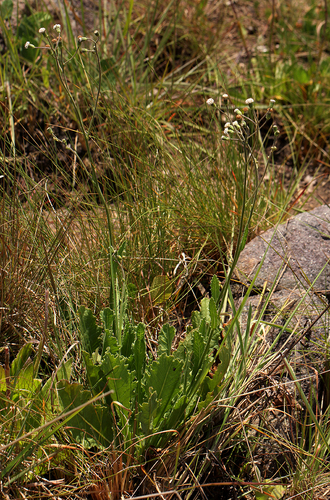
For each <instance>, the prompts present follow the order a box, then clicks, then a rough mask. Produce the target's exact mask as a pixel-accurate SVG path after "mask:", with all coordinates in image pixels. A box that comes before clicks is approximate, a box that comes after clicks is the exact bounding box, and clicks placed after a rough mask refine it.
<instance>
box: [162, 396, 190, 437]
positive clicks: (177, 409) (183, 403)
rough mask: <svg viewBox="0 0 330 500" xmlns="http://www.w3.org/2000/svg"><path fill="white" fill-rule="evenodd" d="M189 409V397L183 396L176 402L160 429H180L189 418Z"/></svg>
mask: <svg viewBox="0 0 330 500" xmlns="http://www.w3.org/2000/svg"><path fill="white" fill-rule="evenodd" d="M187 407H188V404H187V396H186V395H183V396H181V397H180V398H179V399H178V400H177V401H176V402H175V404H174V406H173V407H172V408H171V411H170V413H168V414H167V418H166V419H164V420H163V421H162V423H161V424H160V426H159V429H160V430H165V429H178V428H179V427H180V426H181V425H182V424H183V423H184V422H185V420H186V417H187V416H188V414H187Z"/></svg>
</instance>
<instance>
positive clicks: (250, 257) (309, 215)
mask: <svg viewBox="0 0 330 500" xmlns="http://www.w3.org/2000/svg"><path fill="white" fill-rule="evenodd" d="M264 256H265V259H264V262H263V264H262V266H261V269H260V271H259V274H258V276H257V278H256V280H255V286H256V287H263V285H264V283H265V281H267V282H268V288H270V287H271V285H272V284H273V283H274V282H276V281H277V284H276V291H279V290H283V289H286V290H293V289H299V290H301V291H303V290H306V288H308V286H309V285H310V284H312V283H314V282H315V283H314V285H313V290H316V291H322V292H323V293H327V292H328V291H330V266H329V264H328V262H329V259H330V208H329V207H328V206H326V205H323V206H321V207H318V208H315V209H314V210H312V211H311V212H306V213H302V214H299V215H297V216H295V217H293V218H292V219H289V220H288V221H287V222H286V223H285V224H281V225H279V226H278V227H277V228H275V229H269V230H268V231H266V232H265V233H263V234H262V235H260V236H258V237H256V238H254V239H253V240H252V241H251V242H250V243H248V244H247V245H246V246H245V248H244V250H243V251H242V253H241V255H240V258H239V260H238V263H237V271H238V276H239V278H240V279H241V280H242V281H243V282H244V281H246V280H248V281H251V280H252V279H253V278H254V276H255V274H256V271H257V269H258V266H259V265H260V263H261V261H262V259H263V257H264ZM315 280H316V281H315Z"/></svg>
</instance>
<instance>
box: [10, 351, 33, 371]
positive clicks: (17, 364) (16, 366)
mask: <svg viewBox="0 0 330 500" xmlns="http://www.w3.org/2000/svg"><path fill="white" fill-rule="evenodd" d="M31 352H32V344H31V343H28V344H25V345H24V346H23V347H22V349H21V350H20V351H19V353H18V354H17V356H16V358H15V359H14V361H13V362H12V364H11V367H10V375H11V376H12V377H16V376H17V375H18V374H19V372H20V371H21V369H22V368H23V366H24V364H25V363H26V361H27V359H28V357H29V356H30V354H31Z"/></svg>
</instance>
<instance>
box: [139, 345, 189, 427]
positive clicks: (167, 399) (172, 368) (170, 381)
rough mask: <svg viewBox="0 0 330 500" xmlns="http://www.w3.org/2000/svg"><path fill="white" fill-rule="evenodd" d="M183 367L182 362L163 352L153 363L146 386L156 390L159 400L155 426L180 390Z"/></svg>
mask: <svg viewBox="0 0 330 500" xmlns="http://www.w3.org/2000/svg"><path fill="white" fill-rule="evenodd" d="M182 367H183V363H182V362H180V361H179V360H177V359H175V358H174V357H173V356H167V355H166V354H162V355H161V356H160V357H159V358H157V359H156V360H154V361H153V363H152V365H151V368H150V373H149V375H148V376H147V377H146V382H145V387H146V388H151V389H152V391H155V392H156V395H157V399H158V400H159V408H158V411H157V415H156V416H155V419H154V427H155V426H157V425H158V423H159V421H160V420H161V418H162V417H163V415H164V413H165V411H166V410H167V408H168V406H169V405H170V404H171V403H172V402H173V401H174V398H175V396H176V395H177V393H178V391H179V385H180V378H181V370H182ZM151 389H150V390H151ZM146 392H147V391H146Z"/></svg>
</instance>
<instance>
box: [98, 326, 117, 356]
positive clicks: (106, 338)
mask: <svg viewBox="0 0 330 500" xmlns="http://www.w3.org/2000/svg"><path fill="white" fill-rule="evenodd" d="M107 349H109V351H110V352H111V353H112V354H116V353H117V352H118V351H119V349H120V347H119V345H118V341H117V339H116V337H115V336H114V335H113V332H111V331H110V330H104V332H103V347H102V357H103V356H104V353H105V351H106V350H107Z"/></svg>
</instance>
